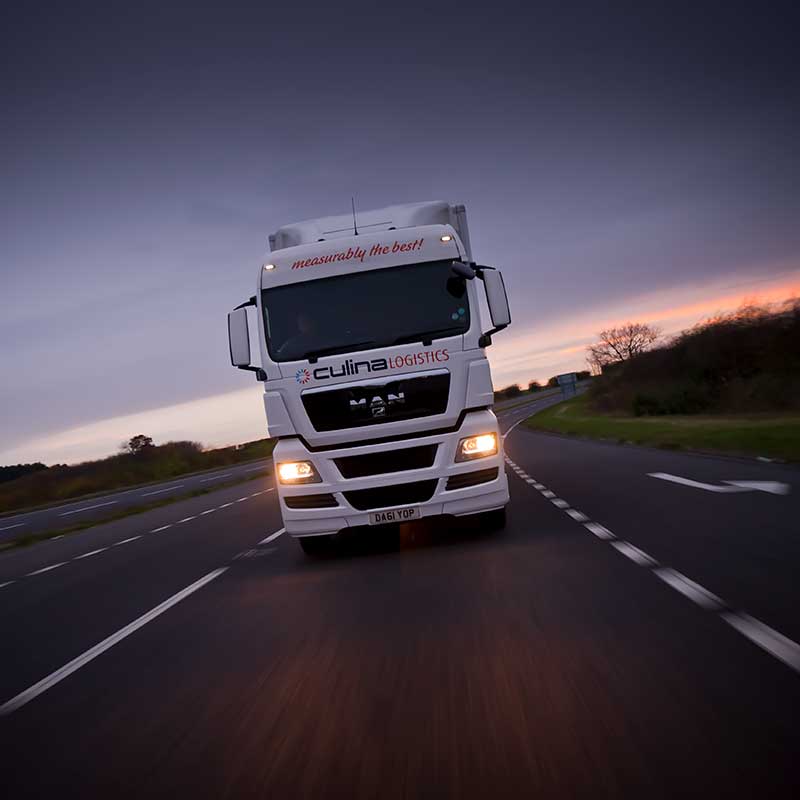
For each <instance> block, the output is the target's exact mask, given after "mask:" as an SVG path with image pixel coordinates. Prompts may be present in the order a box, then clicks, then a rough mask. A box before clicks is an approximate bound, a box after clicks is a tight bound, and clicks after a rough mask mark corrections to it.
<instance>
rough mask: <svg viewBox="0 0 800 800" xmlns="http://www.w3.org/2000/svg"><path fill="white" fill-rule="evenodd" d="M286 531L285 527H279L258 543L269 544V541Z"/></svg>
mask: <svg viewBox="0 0 800 800" xmlns="http://www.w3.org/2000/svg"><path fill="white" fill-rule="evenodd" d="M283 533H286V528H281V529H280V530H279V531H275V533H271V534H270V535H269V536H267V538H266V539H262V540H261V541H260V542H259V544H269V543H270V542H272V541H274V540H275V539H277V538H278V537H279V536H280V535H281V534H283Z"/></svg>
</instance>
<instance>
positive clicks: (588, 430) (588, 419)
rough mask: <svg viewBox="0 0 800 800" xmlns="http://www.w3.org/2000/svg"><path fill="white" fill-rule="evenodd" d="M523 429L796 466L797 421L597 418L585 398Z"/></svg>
mask: <svg viewBox="0 0 800 800" xmlns="http://www.w3.org/2000/svg"><path fill="white" fill-rule="evenodd" d="M523 424H524V425H525V426H526V427H527V428H530V429H532V430H540V431H552V432H554V433H565V434H571V435H573V436H588V437H590V438H593V439H603V440H607V441H614V442H621V443H632V444H643V445H651V446H654V447H663V448H665V449H673V450H695V451H704V452H712V453H728V454H733V455H750V456H764V457H768V458H778V459H782V460H786V461H800V416H798V415H778V414H769V415H767V414H763V415H761V414H759V415H750V416H694V415H692V416H658V417H633V416H622V415H619V416H617V415H614V416H612V415H608V414H599V413H598V412H596V411H594V410H592V408H591V407H590V406H589V400H588V398H587V397H586V396H585V395H582V396H580V397H576V398H575V399H573V400H567V401H565V402H563V403H558V404H557V405H554V406H551V407H550V408H547V409H545V410H544V411H540V412H539V413H538V414H536V415H534V416H533V417H530V418H528V419H527V420H525V422H524V423H523Z"/></svg>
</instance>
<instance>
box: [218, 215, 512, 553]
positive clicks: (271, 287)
mask: <svg viewBox="0 0 800 800" xmlns="http://www.w3.org/2000/svg"><path fill="white" fill-rule="evenodd" d="M354 216H355V215H354ZM270 246H271V248H272V250H271V253H270V255H269V257H268V259H267V260H266V262H265V263H264V264H262V265H261V267H260V269H259V274H258V282H257V286H256V293H255V295H254V296H253V297H251V298H250V300H249V301H247V302H246V303H243V304H242V305H241V306H239V307H238V308H237V309H236V310H234V311H233V312H231V314H229V316H228V331H229V340H230V352H231V362H232V363H233V365H234V366H237V367H240V368H243V369H249V370H253V371H255V372H256V375H257V377H258V379H259V380H261V381H263V384H264V407H265V411H266V417H267V428H268V432H269V435H270V436H271V437H275V438H277V439H278V442H277V444H276V446H275V450H274V453H273V458H274V462H275V478H276V487H277V490H278V496H279V499H280V506H281V513H282V515H283V520H284V524H285V527H286V532H287V533H288V534H290V535H292V536H294V537H297V538H299V539H300V542H301V544H302V545H303V548H304V549H305V550H306V551H308V552H313V551H316V550H318V549H319V548H320V546H324V544H325V543H326V542H327V540H328V539H329V538H330V537H331V535H334V534H336V533H338V532H340V531H342V530H344V529H346V528H351V527H357V526H369V525H384V524H391V523H397V522H404V521H410V520H415V519H420V518H422V517H433V516H442V515H453V516H462V515H467V514H478V513H484V514H487V517H486V521H487V523H491V524H493V525H497V524H500V523H502V521H503V519H504V509H505V506H506V504H507V503H508V485H507V481H506V476H505V472H504V469H503V444H502V439H501V437H500V435H499V431H498V426H497V419H496V418H495V416H494V414H493V412H492V410H491V406H492V400H493V389H492V381H491V374H490V370H489V363H488V361H487V359H486V355H485V348H486V347H487V346H488V345H489V344H490V343H491V337H492V335H494V334H495V333H496V332H498V331H499V330H501V329H502V328H504V327H506V326H507V325H508V324H509V323H510V313H509V309H508V301H507V297H506V293H505V288H504V286H503V281H502V276H501V275H500V273H499V272H498V271H497V270H495V269H493V268H491V267H485V266H479V265H477V264H475V263H474V262H473V261H472V255H471V251H470V245H469V232H468V229H467V222H466V212H465V210H464V207H463V206H461V205H451V204H449V203H446V202H429V203H416V204H411V205H404V206H393V207H390V208H385V209H379V210H376V211H372V212H367V213H365V214H364V213H362V214H359V217H358V219H357V220H355V219H354V218H350V217H349V216H342V217H328V218H323V219H318V220H311V221H307V222H302V223H296V224H294V225H288V226H285V227H283V228H280V229H279V230H278V231H277V232H276V233H274V234H273V235H272V236H270ZM248 308H251V312H250V313H251V316H254V317H255V321H256V322H257V326H258V343H259V350H260V360H261V366H260V367H254V366H253V365H252V364H251V363H250V360H251V356H250V337H249V325H248Z"/></svg>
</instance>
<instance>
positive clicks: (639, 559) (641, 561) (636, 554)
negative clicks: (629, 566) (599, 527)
mask: <svg viewBox="0 0 800 800" xmlns="http://www.w3.org/2000/svg"><path fill="white" fill-rule="evenodd" d="M611 546H612V547H616V549H617V550H619V552H620V553H622V555H624V556H625V557H626V558H629V559H630V560H631V561H633V563H634V564H638V565H639V566H640V567H654V566H656V564H658V562H657V561H656V560H655V559H654V558H653V557H652V556H649V555H647V553H645V552H644V550H640V549H639V548H638V547H634V546H633V545H632V544H631V543H630V542H622V541H615V542H611Z"/></svg>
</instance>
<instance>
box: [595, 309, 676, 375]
mask: <svg viewBox="0 0 800 800" xmlns="http://www.w3.org/2000/svg"><path fill="white" fill-rule="evenodd" d="M659 336H661V331H660V329H659V328H657V327H655V326H654V325H646V324H645V323H643V322H626V323H625V324H624V325H620V327H618V328H608V329H607V330H604V331H600V333H598V334H597V338H598V339H599V341H598V342H596V343H595V344H590V345H589V346H588V347H587V348H586V360H587V362H588V363H589V366H590V367H591V368H592V372H594V373H595V374H597V373H599V372H601V371H602V369H603V367H605V366H606V365H607V364H615V363H617V362H620V361H630V359H632V358H634V357H635V356H638V355H639V353H643V352H644V351H645V350H648V349H650V347H651V346H652V345H653V343H654V342H655V341H656V340H657V339H658V338H659Z"/></svg>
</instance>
